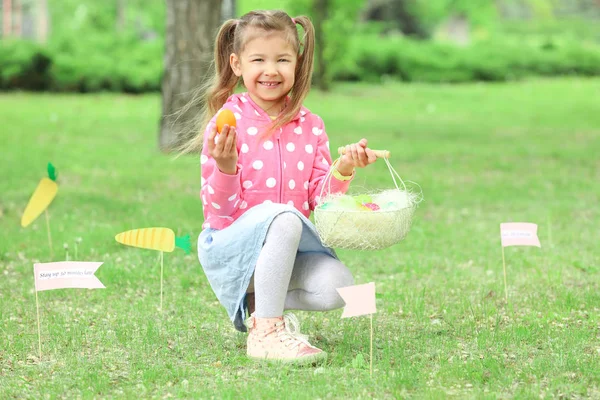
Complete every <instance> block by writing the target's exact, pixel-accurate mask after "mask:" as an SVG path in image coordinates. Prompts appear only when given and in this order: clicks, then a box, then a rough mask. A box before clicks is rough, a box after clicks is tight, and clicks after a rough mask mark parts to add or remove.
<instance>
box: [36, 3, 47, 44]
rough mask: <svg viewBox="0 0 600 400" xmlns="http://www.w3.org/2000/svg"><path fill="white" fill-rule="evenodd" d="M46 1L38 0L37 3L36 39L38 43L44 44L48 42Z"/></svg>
mask: <svg viewBox="0 0 600 400" xmlns="http://www.w3.org/2000/svg"><path fill="white" fill-rule="evenodd" d="M49 19H50V18H49V14H48V0H38V2H37V39H38V42H40V43H46V41H47V40H48V28H49V26H50V23H49Z"/></svg>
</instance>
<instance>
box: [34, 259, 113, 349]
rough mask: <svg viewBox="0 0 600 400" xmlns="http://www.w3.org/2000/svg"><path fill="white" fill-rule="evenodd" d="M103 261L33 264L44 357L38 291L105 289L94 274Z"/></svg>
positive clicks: (40, 340)
mask: <svg viewBox="0 0 600 400" xmlns="http://www.w3.org/2000/svg"><path fill="white" fill-rule="evenodd" d="M101 265H102V263H101V262H83V261H61V262H52V263H36V264H33V281H34V284H35V308H36V310H37V324H38V349H39V352H40V359H41V358H42V334H41V329H40V305H39V302H38V292H41V291H44V290H53V289H69V288H76V289H105V286H104V285H103V284H102V282H100V280H99V279H98V278H96V276H95V275H94V273H95V272H96V270H97V269H98V268H100V266H101Z"/></svg>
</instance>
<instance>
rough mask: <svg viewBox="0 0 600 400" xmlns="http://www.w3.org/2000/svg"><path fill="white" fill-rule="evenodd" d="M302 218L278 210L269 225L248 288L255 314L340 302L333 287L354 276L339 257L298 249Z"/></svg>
mask: <svg viewBox="0 0 600 400" xmlns="http://www.w3.org/2000/svg"><path fill="white" fill-rule="evenodd" d="M301 235H302V221H300V218H298V216H297V215H295V214H293V213H288V212H286V213H282V214H279V215H278V216H277V217H275V219H274V220H273V222H272V223H271V226H270V227H269V231H268V232H267V237H266V238H265V243H264V245H263V248H262V250H261V253H260V255H259V257H258V261H257V262H256V268H255V270H254V276H253V279H252V280H251V282H250V286H249V287H248V292H249V293H252V292H254V296H255V302H256V313H255V315H256V316H257V317H259V318H272V317H279V316H281V315H282V314H283V310H284V309H294V310H306V311H328V310H333V309H336V308H341V307H343V306H344V301H343V300H342V298H341V297H340V296H339V294H338V293H337V291H336V290H335V289H336V288H340V287H344V286H351V285H353V284H354V279H353V278H352V274H351V273H350V271H349V270H348V268H347V267H346V266H345V265H344V264H342V263H341V262H340V261H339V260H336V259H335V258H333V257H330V256H329V255H327V254H324V253H298V245H299V243H300V236H301Z"/></svg>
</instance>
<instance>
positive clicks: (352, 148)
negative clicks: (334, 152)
mask: <svg viewBox="0 0 600 400" xmlns="http://www.w3.org/2000/svg"><path fill="white" fill-rule="evenodd" d="M375 161H377V155H376V154H375V152H374V151H373V150H371V149H368V148H367V139H364V138H363V139H361V140H360V141H359V142H358V143H354V144H349V145H347V146H346V147H345V148H344V153H343V155H342V157H340V159H339V162H338V164H337V166H336V168H337V170H338V172H339V173H340V174H342V175H345V176H350V175H352V172H353V171H354V167H359V168H364V167H366V166H367V165H369V164H373V163H374V162H375Z"/></svg>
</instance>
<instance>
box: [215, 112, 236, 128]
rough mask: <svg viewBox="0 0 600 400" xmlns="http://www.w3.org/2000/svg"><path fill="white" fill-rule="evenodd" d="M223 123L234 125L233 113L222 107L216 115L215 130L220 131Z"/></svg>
mask: <svg viewBox="0 0 600 400" xmlns="http://www.w3.org/2000/svg"><path fill="white" fill-rule="evenodd" d="M225 124H227V125H229V126H235V115H233V111H231V110H228V109H224V110H223V111H221V112H220V113H219V114H218V115H217V132H219V133H221V131H222V130H223V125H225Z"/></svg>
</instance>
